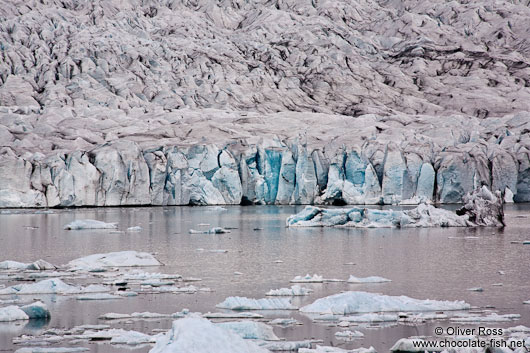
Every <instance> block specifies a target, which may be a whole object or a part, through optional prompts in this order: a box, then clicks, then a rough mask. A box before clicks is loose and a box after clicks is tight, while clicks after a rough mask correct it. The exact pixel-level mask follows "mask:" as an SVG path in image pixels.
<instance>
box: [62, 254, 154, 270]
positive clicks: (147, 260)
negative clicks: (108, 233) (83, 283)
mask: <svg viewBox="0 0 530 353" xmlns="http://www.w3.org/2000/svg"><path fill="white" fill-rule="evenodd" d="M160 265H161V263H160V262H158V260H157V259H156V258H155V257H154V256H153V255H151V254H149V253H146V252H138V251H118V252H110V253H105V254H93V255H88V256H85V257H81V258H78V259H75V260H72V261H70V262H69V263H68V264H67V266H68V267H70V268H73V269H85V270H87V269H93V268H100V267H137V266H160Z"/></svg>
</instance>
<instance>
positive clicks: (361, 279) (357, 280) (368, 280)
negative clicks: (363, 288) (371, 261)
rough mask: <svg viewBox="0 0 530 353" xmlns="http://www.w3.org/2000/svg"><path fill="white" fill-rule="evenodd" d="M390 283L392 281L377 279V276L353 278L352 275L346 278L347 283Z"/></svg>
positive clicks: (382, 278)
mask: <svg viewBox="0 0 530 353" xmlns="http://www.w3.org/2000/svg"><path fill="white" fill-rule="evenodd" d="M384 282H392V280H390V279H387V278H384V277H379V276H369V277H355V276H353V275H351V276H350V278H348V283H384Z"/></svg>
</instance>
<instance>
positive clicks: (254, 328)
mask: <svg viewBox="0 0 530 353" xmlns="http://www.w3.org/2000/svg"><path fill="white" fill-rule="evenodd" d="M216 325H218V326H220V327H222V328H224V329H227V330H230V331H232V332H233V333H235V334H236V335H238V336H240V337H241V338H244V339H254V340H264V341H278V340H280V339H279V338H278V337H277V336H276V335H275V334H274V331H273V330H272V327H271V326H269V325H266V324H264V323H262V322H256V321H232V322H221V323H218V324H216Z"/></svg>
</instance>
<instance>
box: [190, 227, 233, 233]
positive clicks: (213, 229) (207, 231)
mask: <svg viewBox="0 0 530 353" xmlns="http://www.w3.org/2000/svg"><path fill="white" fill-rule="evenodd" d="M225 233H230V231H229V230H228V229H224V228H221V227H213V228H210V229H208V230H195V229H190V234H225Z"/></svg>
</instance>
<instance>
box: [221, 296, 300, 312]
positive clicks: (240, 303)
mask: <svg viewBox="0 0 530 353" xmlns="http://www.w3.org/2000/svg"><path fill="white" fill-rule="evenodd" d="M216 307H217V308H220V309H231V310H295V309H298V308H297V307H295V306H294V305H292V304H291V299H289V298H262V299H253V298H246V297H228V298H226V299H225V300H224V301H223V302H222V303H219V304H217V305H216Z"/></svg>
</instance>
